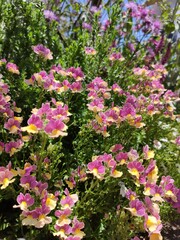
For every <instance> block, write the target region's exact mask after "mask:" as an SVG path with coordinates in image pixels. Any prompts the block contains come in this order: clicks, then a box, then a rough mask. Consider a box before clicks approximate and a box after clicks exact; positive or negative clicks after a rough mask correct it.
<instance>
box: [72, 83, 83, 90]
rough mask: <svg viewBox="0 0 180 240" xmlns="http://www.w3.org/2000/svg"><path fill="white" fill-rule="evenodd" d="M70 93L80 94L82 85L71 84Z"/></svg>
mask: <svg viewBox="0 0 180 240" xmlns="http://www.w3.org/2000/svg"><path fill="white" fill-rule="evenodd" d="M70 89H71V91H72V92H73V93H79V92H82V84H81V82H73V83H72V84H71V87H70Z"/></svg>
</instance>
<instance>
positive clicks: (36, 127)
mask: <svg viewBox="0 0 180 240" xmlns="http://www.w3.org/2000/svg"><path fill="white" fill-rule="evenodd" d="M42 127H43V122H42V120H41V119H40V117H39V116H37V115H35V114H32V115H31V117H30V118H29V120H28V126H27V127H22V128H21V130H22V131H27V132H28V133H38V131H40V130H42Z"/></svg>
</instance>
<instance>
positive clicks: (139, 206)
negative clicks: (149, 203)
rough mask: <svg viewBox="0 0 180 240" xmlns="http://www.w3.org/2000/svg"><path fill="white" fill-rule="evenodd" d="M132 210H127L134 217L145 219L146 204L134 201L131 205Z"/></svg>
mask: <svg viewBox="0 0 180 240" xmlns="http://www.w3.org/2000/svg"><path fill="white" fill-rule="evenodd" d="M129 205H130V208H127V209H128V210H129V211H130V212H131V213H132V215H133V216H139V217H143V216H145V207H144V204H143V203H142V202H141V201H139V200H138V199H136V200H132V201H130V203H129Z"/></svg>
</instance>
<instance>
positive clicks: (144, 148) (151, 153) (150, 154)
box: [143, 145, 154, 160]
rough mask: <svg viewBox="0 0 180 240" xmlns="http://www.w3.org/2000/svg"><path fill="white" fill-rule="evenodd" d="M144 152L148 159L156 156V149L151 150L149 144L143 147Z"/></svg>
mask: <svg viewBox="0 0 180 240" xmlns="http://www.w3.org/2000/svg"><path fill="white" fill-rule="evenodd" d="M143 153H144V158H145V159H147V160H148V159H151V158H153V157H154V151H152V150H149V146H148V145H146V146H144V147H143Z"/></svg>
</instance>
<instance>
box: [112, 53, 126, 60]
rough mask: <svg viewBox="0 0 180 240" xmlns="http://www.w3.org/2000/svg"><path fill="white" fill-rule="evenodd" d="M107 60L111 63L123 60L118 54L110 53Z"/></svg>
mask: <svg viewBox="0 0 180 240" xmlns="http://www.w3.org/2000/svg"><path fill="white" fill-rule="evenodd" d="M109 60H111V61H116V60H118V61H123V60H124V58H123V56H122V55H121V53H120V52H117V53H112V54H111V55H110V56H109Z"/></svg>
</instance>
